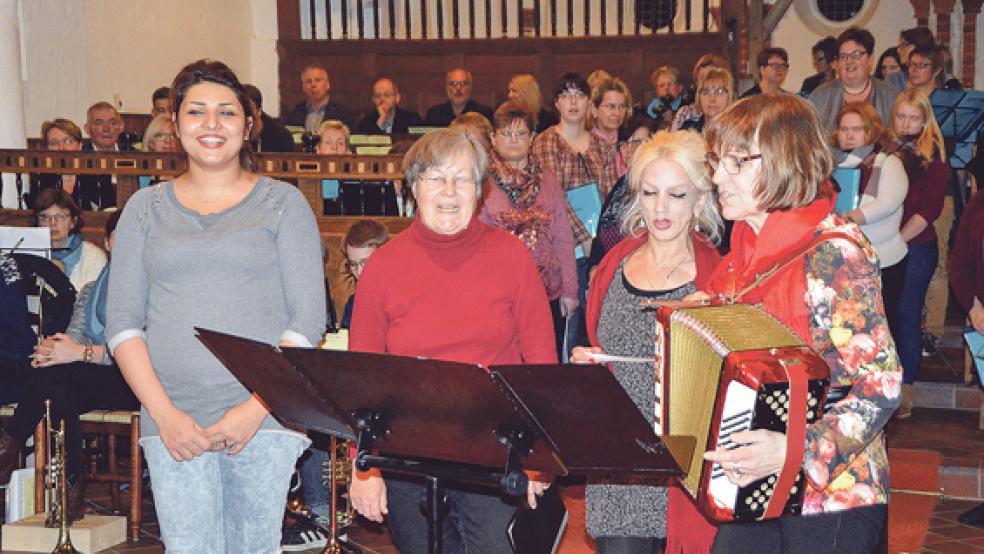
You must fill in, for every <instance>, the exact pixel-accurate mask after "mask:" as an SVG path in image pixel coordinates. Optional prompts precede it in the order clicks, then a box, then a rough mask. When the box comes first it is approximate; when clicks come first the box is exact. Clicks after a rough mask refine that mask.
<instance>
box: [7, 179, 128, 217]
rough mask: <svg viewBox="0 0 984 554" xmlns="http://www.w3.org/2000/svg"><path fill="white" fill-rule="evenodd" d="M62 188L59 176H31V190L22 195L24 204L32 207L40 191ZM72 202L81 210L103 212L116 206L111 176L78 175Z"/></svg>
mask: <svg viewBox="0 0 984 554" xmlns="http://www.w3.org/2000/svg"><path fill="white" fill-rule="evenodd" d="M50 188H59V189H60V188H62V179H61V175H55V174H52V173H41V174H35V175H32V176H31V190H30V192H26V193H24V203H25V204H26V205H27V207H28V208H29V209H30V208H33V207H34V200H35V199H36V198H37V197H38V195H39V194H41V191H43V190H45V189H50ZM72 200H74V201H75V204H77V205H78V207H79V209H82V210H105V209H106V208H111V207H113V206H115V205H116V187H115V186H114V185H113V177H112V175H79V176H78V178H77V179H76V180H75V189H74V190H73V191H72Z"/></svg>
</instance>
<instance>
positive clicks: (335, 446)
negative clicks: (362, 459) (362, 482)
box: [321, 437, 355, 554]
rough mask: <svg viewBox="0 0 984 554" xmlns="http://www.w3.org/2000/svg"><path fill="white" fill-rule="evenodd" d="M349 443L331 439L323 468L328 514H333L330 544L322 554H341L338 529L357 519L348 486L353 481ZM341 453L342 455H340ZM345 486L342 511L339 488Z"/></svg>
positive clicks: (322, 475) (322, 474) (322, 476)
mask: <svg viewBox="0 0 984 554" xmlns="http://www.w3.org/2000/svg"><path fill="white" fill-rule="evenodd" d="M348 446H349V445H348V442H346V441H341V443H339V441H338V439H336V438H335V437H330V438H329V445H328V459H327V460H325V463H324V465H323V466H322V468H321V478H322V480H323V484H324V485H326V486H327V487H328V498H329V501H330V505H329V509H328V513H329V514H331V525H330V526H329V527H330V528H329V535H330V536H329V539H328V544H327V545H325V549H324V550H323V551H322V554H340V553H341V552H342V544H341V543H340V542H339V540H338V528H339V527H348V526H349V525H351V524H352V521H353V520H354V519H355V509H354V508H353V507H352V502H351V501H350V500H349V495H348V490H347V489H348V484H349V482H350V481H351V479H352V460H350V459H349V455H348ZM339 453H341V455H339ZM339 485H344V486H345V487H346V491H345V495H344V498H345V502H344V507H342V509H341V510H340V509H339V508H340V507H339V505H338V487H339Z"/></svg>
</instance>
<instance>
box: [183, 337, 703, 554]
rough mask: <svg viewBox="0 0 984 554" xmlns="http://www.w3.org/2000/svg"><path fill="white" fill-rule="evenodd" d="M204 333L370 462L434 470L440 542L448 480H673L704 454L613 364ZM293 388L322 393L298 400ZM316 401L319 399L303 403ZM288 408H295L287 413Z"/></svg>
mask: <svg viewBox="0 0 984 554" xmlns="http://www.w3.org/2000/svg"><path fill="white" fill-rule="evenodd" d="M197 331H198V333H199V338H200V340H202V342H204V343H205V344H206V346H208V347H209V349H210V350H212V352H214V353H215V354H216V355H217V357H218V358H219V359H220V360H221V361H223V363H225V364H226V366H227V367H228V368H229V370H230V371H231V372H232V373H233V374H234V375H236V376H237V377H239V378H240V380H242V381H243V384H244V385H246V387H247V388H249V389H250V390H252V391H254V392H255V393H257V394H258V395H259V396H260V398H262V399H263V401H264V402H266V403H267V405H268V406H269V407H270V409H271V411H272V412H273V413H274V414H276V415H278V416H279V417H284V418H287V417H290V418H292V419H293V420H297V421H296V423H298V424H299V425H302V426H306V425H305V423H304V421H303V419H305V418H307V417H309V416H313V413H314V412H319V411H324V412H325V414H329V415H330V417H332V418H337V420H339V421H340V422H341V423H343V424H344V425H345V426H346V427H348V428H349V429H351V431H352V432H353V434H355V433H357V434H358V436H359V438H358V444H359V447H358V454H357V455H356V459H355V465H356V467H358V468H359V469H360V470H363V471H364V470H367V469H370V468H379V469H382V470H386V471H396V472H401V473H410V474H414V475H420V476H423V477H424V478H425V481H426V484H427V495H426V507H427V513H428V527H429V529H428V536H429V542H430V551H431V552H440V551H441V547H442V544H441V542H442V533H441V521H442V518H443V512H444V511H445V509H446V505H445V499H444V494H443V487H444V484H445V483H447V482H452V481H453V482H468V483H478V484H485V485H490V486H493V487H499V488H501V489H502V490H503V491H505V492H506V493H508V494H513V495H522V494H524V493H525V492H526V487H527V478H526V475H525V473H524V472H523V470H524V469H531V470H535V471H541V472H544V473H548V474H553V475H567V474H570V473H578V474H622V475H645V476H648V477H653V478H659V477H663V478H669V477H673V476H680V475H682V474H683V472H682V470H681V469H680V468H681V467H688V466H689V458H690V457H691V456H692V455H693V439H691V438H672V439H669V440H666V439H661V438H660V437H657V436H656V434H655V433H654V432H653V429H652V427H650V426H649V424H648V423H647V422H646V420H645V418H643V417H642V414H640V413H639V411H638V409H636V407H635V404H633V402H632V401H631V399H629V397H628V395H626V393H625V391H624V390H623V389H622V388H621V387H620V386H619V385H618V382H617V381H615V379H614V377H613V376H612V375H611V373H610V372H609V371H608V370H607V369H606V368H604V367H602V366H597V365H584V366H570V365H563V366H561V365H535V366H503V367H493V368H491V369H492V371H491V372H490V371H487V370H486V369H485V368H482V367H481V366H477V365H471V364H463V363H454V362H445V361H437V360H426V359H419V358H409V357H402V356H389V355H382V354H366V353H357V352H339V351H329V350H319V349H310V348H284V349H283V350H282V357H283V359H284V360H285V362H286V363H280V362H278V363H277V364H276V365H275V366H271V364H270V363H269V362H267V361H260V362H258V360H257V357H256V356H254V355H252V354H251V353H250V352H249V351H253V350H265V351H267V352H270V353H274V354H278V353H279V352H280V351H278V350H277V349H274V348H273V347H270V346H267V345H259V343H253V345H250V343H252V341H248V340H246V339H242V338H239V337H232V336H229V335H223V334H221V333H216V332H212V331H206V330H202V329H197ZM228 349H238V350H239V353H238V354H237V355H233V354H232V353H229V352H227V350H228ZM233 358H235V359H233ZM257 366H259V367H257ZM271 367H275V369H274V370H273V371H270V368H271ZM283 373H289V374H290V376H289V377H284V376H283V375H282V374H283ZM241 375H242V376H241ZM287 383H290V384H287ZM300 383H303V384H300ZM285 388H286V389H288V390H292V391H296V389H301V390H304V391H306V392H307V393H311V394H308V395H305V396H306V398H305V397H301V396H299V395H297V394H292V395H291V396H290V398H289V399H288V398H286V397H285V396H283V395H282V391H283V390H284V389H285ZM268 395H269V398H268ZM312 396H313V397H314V398H311V397H312ZM312 400H314V401H315V403H314V404H313V405H312V406H308V407H299V406H298V404H302V403H308V402H309V401H312ZM282 403H290V404H293V407H289V408H288V407H287V406H283V405H282ZM591 406H597V407H598V409H591V408H590V407H591ZM281 409H284V410H287V411H289V415H288V413H287V412H285V413H284V415H283V416H281V415H280V412H281ZM321 417H322V419H323V418H324V417H325V416H324V414H322V416H321ZM664 440H665V442H664ZM374 451H376V453H375V454H374Z"/></svg>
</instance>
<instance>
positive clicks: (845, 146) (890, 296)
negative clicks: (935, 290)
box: [830, 102, 909, 336]
mask: <svg viewBox="0 0 984 554" xmlns="http://www.w3.org/2000/svg"><path fill="white" fill-rule="evenodd" d="M830 142H831V146H832V148H831V150H832V151H833V154H834V163H835V164H837V167H844V168H860V170H861V181H860V183H861V184H860V187H859V190H858V193H859V195H860V196H859V198H858V204H857V206H858V207H857V208H855V209H853V210H851V211H849V212H847V213H846V214H843V215H844V219H845V220H847V221H850V222H853V223H856V224H858V225H859V226H860V227H861V232H862V233H864V236H865V237H867V238H868V240H869V241H871V245H872V246H873V247H874V248H875V253H876V254H878V267H879V268H880V269H881V279H882V301H883V302H884V304H885V316H886V317H888V326H889V328H890V329H891V330H892V335H893V336H897V335H898V316H899V310H898V304H899V297H900V296H901V295H902V287H903V285H904V284H905V268H906V261H907V254H908V252H909V247H908V245H906V242H905V239H903V238H902V234H901V233H900V232H899V229H900V227H901V225H902V203H903V202H904V201H905V197H906V194H907V193H908V191H909V177H908V176H907V175H906V173H905V167H904V166H903V165H902V161H901V160H900V159H899V157H898V156H894V155H892V150H893V148H891V146H892V145H891V133H890V132H888V131H887V130H886V129H885V127H884V126H883V125H882V122H881V118H879V117H878V112H876V111H875V108H874V107H872V105H871V104H868V103H867V102H851V103H850V104H845V105H844V106H843V107H842V108H841V110H840V114H839V115H838V120H837V132H836V133H834V135H833V136H832V137H831V140H830Z"/></svg>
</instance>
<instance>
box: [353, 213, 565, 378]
mask: <svg viewBox="0 0 984 554" xmlns="http://www.w3.org/2000/svg"><path fill="white" fill-rule="evenodd" d="M349 348H350V349H351V350H353V351H359V352H378V353H386V354H398V355H403V356H423V357H426V358H434V359H442V360H449V361H456V362H465V363H476V364H483V365H486V366H488V365H494V364H517V363H556V362H557V353H556V347H555V345H554V337H553V323H552V320H551V316H550V308H549V305H548V302H547V295H546V293H545V292H544V289H543V284H542V283H541V282H540V276H539V274H538V273H537V270H536V266H535V265H534V263H533V259H532V257H531V256H530V253H529V251H528V250H527V249H526V247H525V246H524V245H523V243H521V242H520V241H519V240H518V239H517V238H516V237H514V236H512V235H509V234H507V233H505V232H504V231H500V230H498V229H494V228H492V227H489V226H487V225H485V224H484V223H481V222H479V221H478V220H477V219H476V218H473V219H472V221H471V223H469V225H468V227H467V228H466V229H465V230H464V231H461V232H460V233H457V234H454V235H440V234H437V233H435V232H433V231H431V230H430V229H428V228H427V227H425V226H424V225H423V224H421V223H420V220H419V219H417V220H415V221H414V222H413V224H412V225H411V226H410V228H409V229H407V230H406V231H404V232H403V233H400V234H399V235H398V236H397V237H396V238H394V239H393V240H391V241H390V242H388V243H387V244H385V245H384V246H383V247H382V248H380V249H379V250H377V251H376V252H375V253H374V254H373V255H372V257H371V258H370V259H369V262H368V263H367V264H366V267H365V269H364V270H363V272H362V276H361V277H360V278H359V294H358V295H356V300H355V308H354V310H353V314H352V327H351V330H350V339H349Z"/></svg>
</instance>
